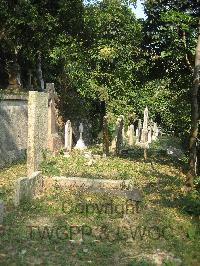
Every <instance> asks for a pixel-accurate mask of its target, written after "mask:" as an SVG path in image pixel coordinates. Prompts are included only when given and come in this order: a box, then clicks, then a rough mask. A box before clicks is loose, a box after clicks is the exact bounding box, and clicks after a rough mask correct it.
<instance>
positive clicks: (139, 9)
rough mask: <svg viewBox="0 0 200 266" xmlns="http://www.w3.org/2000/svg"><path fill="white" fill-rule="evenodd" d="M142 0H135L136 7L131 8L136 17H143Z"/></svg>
mask: <svg viewBox="0 0 200 266" xmlns="http://www.w3.org/2000/svg"><path fill="white" fill-rule="evenodd" d="M142 2H143V1H141V0H137V7H136V8H133V11H134V13H135V15H136V17H137V18H145V14H144V9H143V5H142V4H141V3H142Z"/></svg>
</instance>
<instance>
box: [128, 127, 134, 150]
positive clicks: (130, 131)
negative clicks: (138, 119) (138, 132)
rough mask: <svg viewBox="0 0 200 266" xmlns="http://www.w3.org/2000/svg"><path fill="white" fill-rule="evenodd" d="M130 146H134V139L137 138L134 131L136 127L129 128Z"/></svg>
mask: <svg viewBox="0 0 200 266" xmlns="http://www.w3.org/2000/svg"><path fill="white" fill-rule="evenodd" d="M128 137H129V142H128V143H129V145H130V146H133V144H134V137H135V131H134V125H130V126H129V136H128Z"/></svg>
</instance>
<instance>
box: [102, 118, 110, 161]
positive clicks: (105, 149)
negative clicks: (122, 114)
mask: <svg viewBox="0 0 200 266" xmlns="http://www.w3.org/2000/svg"><path fill="white" fill-rule="evenodd" d="M103 152H104V153H105V154H106V156H108V155H109V136H108V121H107V116H104V117H103Z"/></svg>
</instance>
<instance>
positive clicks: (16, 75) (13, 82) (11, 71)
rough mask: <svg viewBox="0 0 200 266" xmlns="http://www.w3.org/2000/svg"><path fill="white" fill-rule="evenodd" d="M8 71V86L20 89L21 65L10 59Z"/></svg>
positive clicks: (10, 88) (16, 89)
mask: <svg viewBox="0 0 200 266" xmlns="http://www.w3.org/2000/svg"><path fill="white" fill-rule="evenodd" d="M7 72H8V83H9V85H8V87H7V89H9V90H14V91H19V90H20V89H21V77H20V66H19V64H18V63H16V62H14V61H10V62H9V63H8V64H7Z"/></svg>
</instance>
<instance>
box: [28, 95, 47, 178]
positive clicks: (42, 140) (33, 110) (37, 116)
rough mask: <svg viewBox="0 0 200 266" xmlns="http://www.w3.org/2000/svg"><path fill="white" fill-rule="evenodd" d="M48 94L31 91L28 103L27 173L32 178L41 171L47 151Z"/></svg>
mask: <svg viewBox="0 0 200 266" xmlns="http://www.w3.org/2000/svg"><path fill="white" fill-rule="evenodd" d="M47 136H48V94H47V93H45V92H37V91H30V92H29V101H28V145H27V172H28V176H30V175H31V174H32V173H33V172H35V171H37V170H38V169H39V165H40V163H41V162H42V160H43V152H44V150H46V149H47Z"/></svg>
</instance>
